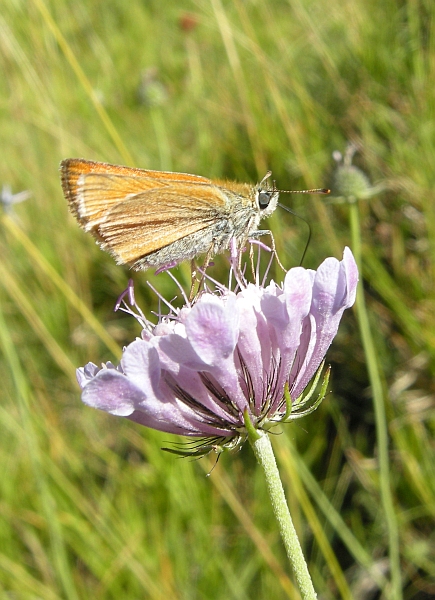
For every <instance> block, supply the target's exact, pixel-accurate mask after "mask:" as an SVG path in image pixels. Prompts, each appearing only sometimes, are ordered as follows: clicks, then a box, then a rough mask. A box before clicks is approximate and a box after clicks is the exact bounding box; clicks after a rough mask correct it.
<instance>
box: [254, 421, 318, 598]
mask: <svg viewBox="0 0 435 600" xmlns="http://www.w3.org/2000/svg"><path fill="white" fill-rule="evenodd" d="M251 427H252V426H251ZM248 438H249V441H250V443H251V446H252V449H253V450H254V454H255V456H256V458H257V460H258V462H259V463H260V465H261V466H262V467H263V471H264V474H265V476H266V483H267V488H268V490H269V494H270V499H271V501H272V507H273V512H274V513H275V516H276V518H277V520H278V524H279V529H280V533H281V537H282V539H283V542H284V546H285V549H286V552H287V556H288V558H289V560H290V563H291V566H292V567H293V570H294V573H295V576H296V581H297V584H298V586H299V589H300V592H301V596H302V598H303V600H315V599H316V598H317V594H316V592H315V591H314V587H313V582H312V581H311V577H310V574H309V572H308V567H307V563H306V561H305V558H304V555H303V552H302V548H301V545H300V543H299V539H298V536H297V533H296V530H295V528H294V525H293V521H292V518H291V515H290V511H289V508H288V505H287V501H286V498H285V494H284V488H283V487H282V483H281V478H280V476H279V471H278V467H277V465H276V460H275V455H274V454H273V450H272V445H271V443H270V439H269V436H268V435H267V434H266V433H263V432H261V433H260V432H259V431H258V430H254V428H253V427H252V429H251V428H249V430H248Z"/></svg>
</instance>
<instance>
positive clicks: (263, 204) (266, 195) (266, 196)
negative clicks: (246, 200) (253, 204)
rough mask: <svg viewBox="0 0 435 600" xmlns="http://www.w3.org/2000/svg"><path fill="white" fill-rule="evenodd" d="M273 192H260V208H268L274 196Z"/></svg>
mask: <svg viewBox="0 0 435 600" xmlns="http://www.w3.org/2000/svg"><path fill="white" fill-rule="evenodd" d="M272 194H273V192H258V206H259V207H260V208H267V207H268V206H269V202H270V200H271V198H272Z"/></svg>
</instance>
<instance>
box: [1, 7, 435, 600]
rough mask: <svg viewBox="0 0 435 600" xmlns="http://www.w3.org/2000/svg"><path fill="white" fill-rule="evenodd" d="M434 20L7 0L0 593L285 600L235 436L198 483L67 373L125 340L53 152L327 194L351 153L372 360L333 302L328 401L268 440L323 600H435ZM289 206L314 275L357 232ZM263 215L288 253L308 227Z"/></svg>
mask: <svg viewBox="0 0 435 600" xmlns="http://www.w3.org/2000/svg"><path fill="white" fill-rule="evenodd" d="M187 15H191V17H192V19H191V21H190V23H192V24H193V27H192V28H191V29H189V28H188V24H189V21H188V19H186V16H187ZM434 28H435V8H434V6H433V3H432V2H431V0H420V2H413V1H411V0H403V1H400V2H399V1H398V0H395V1H393V0H386V1H384V2H377V1H375V0H368V1H367V0H365V1H363V0H352V1H343V0H328V1H326V0H311V1H309V0H288V1H287V2H286V1H284V0H262V1H255V0H252V1H248V2H244V1H242V0H234V1H232V2H230V1H229V0H197V1H196V2H193V1H192V2H189V1H187V0H182V1H180V2H176V3H169V2H167V3H164V2H161V1H157V0H151V1H142V2H139V1H138V0H133V1H132V2H129V3H127V2H123V1H121V0H106V1H105V2H102V1H98V0H93V1H92V2H91V1H90V0H86V1H85V0H76V2H75V3H70V2H66V1H65V0H56V2H55V1H54V0H52V1H51V2H48V1H46V0H44V1H43V0H30V1H29V2H24V1H23V0H6V1H5V2H4V3H3V8H2V11H1V14H0V144H1V148H2V150H3V158H2V160H1V161H0V186H1V185H3V184H10V185H11V186H12V189H13V191H14V192H19V191H21V190H23V189H29V190H31V191H32V194H33V196H32V198H31V199H29V200H27V201H26V202H25V203H23V204H20V205H17V206H16V207H15V209H14V211H13V214H11V215H3V216H2V217H1V219H0V230H1V231H0V233H1V235H0V253H1V261H0V307H1V310H0V381H1V387H2V395H1V404H0V427H1V429H0V431H1V438H0V439H1V444H0V465H1V469H2V477H1V479H0V541H1V543H0V590H1V597H2V598H3V597H4V598H19V599H20V600H21V599H34V598H43V599H44V600H45V599H47V600H51V599H60V598H62V599H63V598H66V599H68V600H73V599H76V598H77V599H80V600H81V599H95V598H101V599H106V598H107V599H110V598H117V599H118V598H126V599H137V598H150V599H153V600H154V599H163V598H165V599H166V598H171V599H172V598H174V599H177V600H178V599H180V600H195V599H198V600H201V599H203V598H204V599H210V600H218V599H224V598H225V599H228V598H230V599H231V600H233V599H234V600H245V599H246V600H247V599H251V598H260V599H264V600H266V599H269V598H274V599H275V598H276V599H280V598H298V594H297V592H296V591H295V590H294V585H293V583H292V575H291V573H290V571H289V567H288V564H287V561H286V558H285V553H284V550H283V547H282V545H281V542H280V539H279V536H278V533H277V527H276V523H275V522H274V518H273V515H272V514H271V510H270V506H269V500H268V498H267V496H266V490H265V484H264V481H263V479H262V476H261V473H260V472H259V470H258V469H257V468H256V465H255V461H254V458H253V456H252V453H251V451H250V449H249V448H248V447H245V448H244V449H243V450H242V451H241V452H240V453H239V454H236V455H235V456H230V455H225V456H223V457H222V458H221V460H220V461H219V463H218V465H217V466H216V468H215V469H214V471H213V473H212V474H211V476H210V477H206V476H205V475H206V473H207V472H208V471H209V470H210V468H211V466H212V465H213V459H211V460H208V459H204V460H202V461H194V462H190V461H189V460H178V459H177V458H175V457H173V456H171V455H168V454H166V453H163V452H161V450H160V447H161V446H162V445H164V444H165V442H167V441H168V440H169V439H170V436H168V435H164V434H159V433H157V432H154V431H149V430H147V429H144V428H140V427H139V426H136V425H133V424H131V423H129V422H127V421H125V422H124V421H123V420H122V419H116V418H114V417H110V416H108V415H107V414H103V413H99V412H97V411H94V410H92V409H90V408H87V407H85V406H84V405H82V404H81V402H80V398H79V389H78V386H77V384H76V382H75V373H74V369H75V367H76V366H80V365H83V364H84V363H85V362H87V361H88V360H93V361H94V362H97V363H98V362H101V361H106V360H109V359H112V360H113V359H115V358H117V357H119V355H120V348H121V347H122V345H123V344H126V343H128V341H130V340H132V339H133V338H134V336H135V335H137V334H138V333H139V331H138V328H137V324H136V323H135V322H134V321H133V319H130V318H127V317H123V316H122V315H120V314H113V312H112V308H113V304H114V301H115V299H116V297H117V296H118V294H119V293H120V292H121V290H122V289H124V288H125V286H126V282H127V280H128V277H129V276H130V275H131V273H129V272H128V270H127V269H124V268H122V267H118V266H116V265H115V264H114V262H113V260H112V259H111V258H110V257H109V256H108V255H106V254H104V253H102V252H101V251H100V250H99V249H98V247H97V246H96V245H95V244H94V243H93V240H92V239H90V237H89V236H87V235H86V234H84V233H83V232H82V231H81V230H80V229H79V228H78V227H77V225H76V223H75V222H74V220H73V219H72V217H71V216H70V215H69V213H68V210H67V207H66V203H65V201H64V199H63V197H62V193H61V189H60V184H59V177H58V171H57V170H58V164H59V162H60V160H61V159H63V158H66V157H68V156H81V157H84V158H88V159H94V160H103V161H108V162H115V163H123V164H129V165H132V166H133V165H134V166H141V167H146V168H151V169H171V170H177V171H184V172H190V173H198V174H202V175H205V176H209V177H228V178H233V179H239V180H241V181H252V182H256V181H258V180H259V179H261V178H262V177H263V176H264V174H265V172H266V171H267V170H268V169H269V168H270V169H272V170H273V177H274V179H276V181H277V183H278V186H279V187H281V188H283V189H294V188H298V187H318V186H326V185H328V184H329V180H330V176H331V173H332V171H333V169H334V163H333V161H332V158H331V154H332V152H333V151H334V150H336V149H339V150H341V151H343V150H344V149H345V146H346V143H347V142H348V141H349V140H352V141H354V142H356V143H357V144H359V146H360V152H359V154H358V155H357V156H356V163H357V164H358V166H360V167H361V168H362V169H363V170H364V171H365V172H366V173H367V175H368V176H369V177H370V179H371V181H372V182H373V183H380V182H382V183H383V185H384V188H385V190H384V191H383V192H382V193H379V194H378V195H376V196H374V197H373V198H371V199H370V200H367V201H365V202H362V203H361V204H360V219H361V230H362V232H361V235H362V260H363V275H364V288H365V300H366V304H367V310H368V320H369V323H370V326H371V331H372V335H373V337H374V340H373V347H374V350H372V351H370V356H367V354H366V353H365V351H364V349H363V345H362V342H361V337H360V333H359V328H358V322H357V319H356V316H355V313H352V312H351V311H348V312H347V313H345V315H344V318H343V323H342V326H341V328H340V332H339V335H338V337H337V339H336V341H335V342H334V344H333V346H332V348H331V350H330V352H329V354H328V360H329V361H330V362H331V363H332V365H333V372H332V385H331V388H332V390H333V392H332V394H330V395H329V396H328V397H327V399H326V400H325V401H324V403H323V404H322V405H321V407H320V408H319V409H318V410H317V412H316V413H314V414H313V415H311V416H309V417H308V418H306V419H305V420H303V421H300V422H298V423H297V424H293V425H291V426H288V427H286V428H285V429H284V432H283V435H280V436H277V437H276V438H274V439H273V440H272V441H273V443H274V446H275V448H276V452H277V455H278V460H279V464H280V468H281V472H282V476H283V479H284V483H285V487H286V492H287V495H288V498H289V503H290V507H291V511H292V514H293V515H294V518H295V522H296V526H297V528H298V531H299V534H300V537H301V540H302V543H303V546H304V551H305V554H306V556H307V558H308V561H309V567H310V571H311V573H312V575H313V578H314V583H315V587H316V589H317V590H318V592H319V594H320V595H321V597H322V598H324V599H327V600H332V599H335V598H347V599H351V598H356V599H364V600H365V599H367V600H368V599H369V598H374V597H382V598H388V599H393V600H396V599H398V598H400V597H402V595H403V598H405V599H407V600H408V599H411V598H412V599H416V600H425V599H426V598H430V597H433V596H434V595H435V539H434V533H433V531H434V519H435V467H434V465H435V444H434V438H433V436H434V429H435V417H434V415H435V412H434V404H435V396H434V384H433V380H434V374H435V373H434V371H435V367H434V365H435V362H434V358H435V328H434V313H435V278H434V274H435V271H434V270H435V260H434V256H435V192H434V189H435V177H434V167H435V143H434V139H435V120H434V118H433V115H434V114H435V111H434V109H435V106H434V105H435V100H434V93H433V82H434V80H435V30H434ZM150 69H154V71H150ZM145 72H147V73H148V83H149V81H151V84H152V85H153V86H154V87H153V88H147V93H148V97H149V98H151V100H152V99H154V100H155V101H154V104H153V103H151V104H150V102H148V103H147V102H145V101H144V100H143V95H144V85H143V78H144V73H145ZM150 73H151V75H150ZM284 200H285V201H286V202H288V204H289V206H291V207H292V209H294V210H295V211H296V212H297V213H299V214H300V215H301V216H303V217H304V218H305V219H307V220H308V221H309V222H310V225H311V227H312V230H313V239H312V243H311V245H310V247H309V249H308V255H307V258H306V261H305V266H307V267H312V268H316V267H317V266H318V264H319V263H320V262H321V261H322V260H323V258H324V257H325V256H329V255H335V256H337V257H340V256H341V252H342V249H343V247H344V245H347V244H348V245H351V244H352V242H351V231H350V228H349V208H348V207H347V206H344V205H332V204H328V202H327V201H326V200H325V198H322V197H310V198H307V197H303V196H300V197H298V196H293V197H292V196H285V197H284ZM277 212H278V211H277ZM270 226H271V228H272V229H273V231H274V233H275V237H276V239H277V243H278V246H279V251H280V256H281V259H282V260H283V261H284V262H285V264H286V265H287V266H288V267H290V266H293V265H296V264H298V263H299V260H300V256H301V254H302V252H303V248H304V244H305V240H306V227H305V225H304V223H303V221H300V220H298V219H297V218H294V217H292V216H289V215H283V214H282V212H281V213H280V214H275V215H274V216H273V217H272V219H271V222H270ZM216 263H217V266H216V268H215V273H216V276H217V277H220V276H223V275H222V274H223V273H224V271H223V268H224V265H225V261H224V260H223V259H218V260H217V261H216ZM178 275H179V277H180V280H181V281H183V282H185V283H187V281H188V269H187V268H186V267H185V266H184V267H181V268H180V269H179V270H178ZM278 276H279V274H278V273H277V274H276V277H278ZM134 279H135V285H136V290H137V295H138V297H139V300H140V304H141V306H142V308H144V309H146V310H147V314H150V311H151V310H153V309H154V310H155V309H156V299H155V297H154V296H153V294H152V293H150V291H149V289H148V287H147V285H146V281H147V280H148V279H150V280H152V282H153V284H154V285H155V286H157V287H158V289H159V290H160V291H161V292H162V293H163V294H164V295H166V296H167V297H171V295H173V294H174V288H173V287H172V286H171V284H170V282H169V280H168V278H167V277H165V276H159V277H154V276H153V275H151V274H150V273H148V272H147V273H145V274H135V275H134ZM364 348H367V346H364ZM367 364H373V365H375V368H376V369H378V372H379V373H380V379H379V386H378V387H379V391H380V395H381V402H382V404H383V406H384V408H385V414H386V430H385V431H387V432H388V447H387V448H386V449H387V450H388V453H387V456H386V458H387V459H388V461H389V463H388V472H389V477H388V479H386V478H385V468H384V469H382V468H380V465H379V459H380V457H382V456H383V455H382V452H380V449H381V446H382V440H381V446H380V445H379V431H380V429H379V421H376V419H375V410H374V403H373V394H372V388H371V384H372V380H370V379H369V376H368V370H367ZM378 406H379V405H378ZM383 460H385V456H384V457H383V458H381V461H383ZM383 464H384V467H385V464H386V463H383ZM381 467H382V465H381ZM386 488H387V489H388V490H389V491H390V493H391V503H390V505H389V508H388V502H387V504H385V489H386ZM386 510H387V511H391V512H389V513H388V514H386V512H385V511H386ZM391 523H393V524H394V523H395V524H396V527H397V532H398V542H397V543H396V541H395V539H394V535H392V532H391V527H390V525H391ZM397 553H399V555H400V563H398V562H397V561H396V562H395V560H394V556H395V554H397ZM376 567H379V568H380V570H381V576H379V577H378V581H380V584H381V586H382V588H383V591H382V593H379V592H376V589H375V590H374V591H373V593H371V592H370V586H371V585H373V586H374V585H375V584H374V583H373V582H374V580H375V575H373V569H375V568H376ZM398 577H400V578H401V581H399V585H397V582H398ZM391 581H393V584H391V583H390V582H391ZM394 585H395V586H396V587H394ZM364 586H366V587H364ZM364 590H365V591H364ZM381 594H382V595H381Z"/></svg>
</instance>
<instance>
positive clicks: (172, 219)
mask: <svg viewBox="0 0 435 600" xmlns="http://www.w3.org/2000/svg"><path fill="white" fill-rule="evenodd" d="M61 178H62V187H63V190H64V193H65V197H66V198H67V200H68V202H69V205H70V208H71V210H72V212H73V214H74V215H75V216H76V218H77V219H78V221H79V223H80V224H81V226H82V227H83V228H84V229H85V230H87V231H90V232H91V233H92V234H93V235H94V236H95V237H96V239H97V241H98V242H99V243H100V244H101V246H102V247H103V248H104V249H105V250H108V251H109V252H110V253H111V254H112V255H113V256H114V257H115V259H116V260H117V262H119V263H130V264H132V263H135V262H137V261H138V260H139V259H140V258H142V257H145V256H148V255H150V254H153V253H154V252H157V251H159V250H160V249H161V248H164V247H167V246H170V245H171V244H174V243H175V242H177V241H179V240H182V239H183V238H185V237H186V236H188V235H190V234H194V233H196V232H199V231H201V230H203V229H204V230H205V229H207V228H209V227H210V226H212V224H213V223H214V222H216V220H219V218H222V215H225V212H226V211H225V207H226V197H225V195H224V193H223V191H222V188H220V187H218V186H215V185H213V183H212V182H211V181H210V180H209V179H207V178H205V177H200V176H197V175H188V174H184V173H169V172H161V171H146V170H143V169H130V168H129V167H118V166H115V165H107V164H105V163H93V162H91V161H83V160H81V159H69V160H67V161H64V162H63V163H62V164H61ZM206 250H207V249H205V251H206ZM201 251H204V250H201ZM166 256H170V253H167V254H166Z"/></svg>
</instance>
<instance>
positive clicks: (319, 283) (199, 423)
mask: <svg viewBox="0 0 435 600" xmlns="http://www.w3.org/2000/svg"><path fill="white" fill-rule="evenodd" d="M357 281H358V271H357V267H356V264H355V261H354V258H353V255H352V253H351V251H350V250H349V249H348V248H346V249H345V251H344V255H343V260H342V261H338V260H337V259H335V258H327V259H326V260H325V261H324V262H323V263H322V264H321V265H320V267H319V268H318V269H317V271H313V270H308V269H304V268H302V267H296V268H293V269H291V270H290V271H288V272H287V274H286V276H285V278H284V282H283V284H282V285H277V284H276V283H274V282H273V281H272V282H271V283H270V284H269V285H267V286H266V287H263V286H262V285H259V284H252V283H247V282H245V281H244V279H243V281H240V278H239V285H238V290H239V291H237V292H233V291H230V290H229V289H227V288H224V287H222V286H219V287H218V289H217V291H215V293H210V292H207V293H202V294H201V295H199V296H198V298H197V299H196V301H195V302H194V303H193V304H190V303H188V302H187V303H186V306H184V307H183V308H181V309H173V310H172V311H171V313H170V314H169V315H167V316H165V317H160V318H159V322H158V323H157V325H154V324H151V323H150V322H149V321H148V320H147V319H146V318H145V317H144V315H143V314H142V313H141V312H140V311H139V312H138V313H136V316H137V318H138V319H139V321H140V322H141V324H142V326H143V330H142V335H141V337H140V339H136V340H135V341H134V342H132V343H131V344H129V345H128V346H127V347H126V348H125V349H124V352H123V356H122V359H121V363H120V365H119V366H117V367H115V366H114V365H113V364H111V363H107V364H106V365H103V367H102V368H101V369H99V368H98V367H97V366H96V365H94V364H93V363H88V364H87V365H86V366H85V367H83V368H80V369H78V380H79V383H80V385H81V387H82V389H83V392H82V400H83V402H84V403H85V404H88V405H89V406H93V407H95V408H99V409H102V410H105V411H107V412H109V413H111V414H114V415H118V416H122V417H126V418H128V419H130V420H132V421H135V422H137V423H140V424H142V425H145V426H147V427H151V428H154V429H158V430H161V431H165V432H168V433H176V434H181V435H184V436H190V437H193V438H201V441H200V442H199V447H198V448H197V450H196V452H195V453H196V454H201V453H205V452H207V451H210V450H211V449H217V448H222V447H230V448H232V447H235V446H237V445H238V444H239V443H240V442H242V441H243V440H244V439H245V437H246V427H245V419H246V418H248V419H249V421H250V422H251V423H252V424H253V426H254V427H256V428H263V429H267V428H269V427H270V426H271V425H272V424H274V423H276V422H279V421H281V420H283V419H288V417H289V416H290V417H292V416H293V418H294V416H295V415H292V414H290V410H289V405H290V403H293V404H294V405H295V406H296V407H301V406H302V405H303V404H304V402H301V401H300V398H301V396H302V394H303V392H304V390H305V388H306V387H307V385H308V383H309V382H310V380H311V379H312V378H313V376H314V375H315V374H316V372H317V371H318V369H319V366H320V365H321V364H322V362H323V360H324V357H325V353H326V351H327V349H328V348H329V346H330V344H331V342H332V340H333V338H334V336H335V334H336V333H337V329H338V325H339V322H340V319H341V316H342V314H343V311H344V310H345V309H346V308H349V307H350V306H352V304H353V303H354V301H355V293H356V285H357ZM130 304H131V305H132V306H133V307H134V308H135V309H136V310H138V307H137V305H136V303H135V300H134V296H133V294H132V293H131V289H130ZM125 306H126V305H125ZM129 311H130V312H132V311H131V309H129ZM197 442H198V440H197ZM180 453H181V454H182V452H180Z"/></svg>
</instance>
